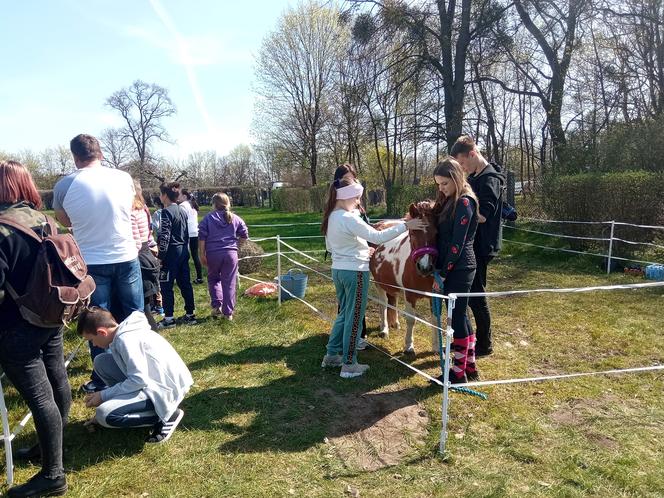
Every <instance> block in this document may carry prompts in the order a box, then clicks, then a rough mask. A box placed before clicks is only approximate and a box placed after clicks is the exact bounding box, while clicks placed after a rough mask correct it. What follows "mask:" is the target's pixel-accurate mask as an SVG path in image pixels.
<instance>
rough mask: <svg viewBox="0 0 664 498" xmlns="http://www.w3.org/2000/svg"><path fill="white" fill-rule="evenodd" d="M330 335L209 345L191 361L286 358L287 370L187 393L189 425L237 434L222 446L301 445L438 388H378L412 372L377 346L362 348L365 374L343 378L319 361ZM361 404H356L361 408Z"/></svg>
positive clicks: (361, 424) (213, 363)
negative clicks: (225, 347)
mask: <svg viewBox="0 0 664 498" xmlns="http://www.w3.org/2000/svg"><path fill="white" fill-rule="evenodd" d="M326 340H327V336H323V335H318V336H312V337H307V338H305V339H302V340H300V341H298V342H295V343H293V344H290V345H288V346H257V347H250V348H247V349H244V350H242V351H240V352H238V353H235V354H224V353H221V352H219V353H214V354H212V355H210V356H209V357H207V358H205V359H203V360H200V361H198V362H195V363H193V364H191V365H190V368H191V370H192V371H195V370H198V369H206V368H214V367H224V366H231V365H242V364H256V363H273V362H284V363H285V365H286V366H287V367H288V369H289V370H290V371H291V372H292V374H291V375H289V376H286V377H281V378H279V379H276V380H271V381H268V382H267V383H265V384H264V385H260V386H250V387H234V386H228V387H215V388H212V389H207V390H205V391H202V392H198V393H195V394H192V395H191V396H189V397H187V398H186V400H185V402H184V404H185V411H186V412H187V417H186V421H185V423H186V426H187V427H188V428H190V429H199V430H210V431H218V430H220V431H224V432H227V433H229V434H232V435H236V436H237V437H236V438H235V439H233V440H232V441H229V442H224V443H222V444H221V446H220V447H219V451H222V452H248V453H249V452H262V451H271V450H274V451H301V450H305V449H307V448H310V447H311V446H314V445H316V444H318V443H320V442H322V441H323V440H324V438H325V437H339V436H342V435H345V434H351V433H354V432H358V431H360V430H362V429H365V428H367V427H370V426H372V425H373V424H375V423H376V422H377V421H378V420H380V419H381V418H383V417H385V416H387V415H389V414H390V413H392V412H393V411H396V410H398V409H400V408H403V407H405V406H409V405H412V404H415V403H417V402H421V401H422V400H424V399H425V398H427V397H429V396H431V395H435V394H436V392H437V391H436V390H435V389H426V388H424V389H422V388H417V387H411V388H406V389H401V390H398V391H394V390H389V389H387V390H385V391H384V392H376V391H380V390H381V388H384V387H386V386H390V385H392V384H394V383H396V382H398V381H399V380H401V379H403V378H405V377H409V376H410V375H411V373H410V372H408V370H406V369H404V368H403V367H400V366H399V365H394V364H393V363H390V362H389V360H387V359H386V358H385V357H384V356H383V355H382V354H381V353H379V352H376V351H369V350H367V351H365V352H364V353H361V361H362V362H367V363H369V364H370V365H371V370H370V371H369V372H368V373H367V374H366V375H365V376H363V377H359V378H355V379H341V378H340V377H339V369H321V367H320V361H321V359H322V356H323V353H324V345H325V342H326ZM360 407H361V409H358V408H360Z"/></svg>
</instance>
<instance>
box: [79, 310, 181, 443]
mask: <svg viewBox="0 0 664 498" xmlns="http://www.w3.org/2000/svg"><path fill="white" fill-rule="evenodd" d="M77 330H78V333H79V335H81V336H82V337H83V338H84V339H87V340H89V341H92V343H93V344H94V345H95V346H99V347H100V348H104V349H106V350H107V351H106V352H105V353H102V354H100V355H98V356H97V357H95V359H94V370H95V372H97V374H99V376H100V377H101V378H102V379H103V380H104V382H105V383H106V385H108V386H109V387H108V388H107V389H105V390H103V391H100V392H96V393H91V394H88V395H87V396H86V397H85V405H86V406H88V407H96V408H97V410H96V412H95V419H96V421H97V423H99V424H100V425H102V426H104V427H110V428H126V427H152V431H151V432H150V435H149V436H148V437H147V439H146V440H145V441H146V442H147V443H163V442H165V441H167V440H168V439H169V438H170V437H171V435H172V434H173V432H174V431H175V428H176V427H177V425H178V424H179V423H180V420H182V417H183V415H184V412H183V411H182V410H181V409H180V408H178V405H179V404H180V403H181V402H182V399H183V398H184V396H185V394H186V393H187V391H189V388H190V387H191V385H192V384H193V380H192V378H191V373H189V369H188V368H187V366H186V365H185V364H184V362H183V361H182V359H181V358H180V355H178V353H177V352H176V351H175V349H173V346H171V345H170V344H169V343H168V341H167V340H166V339H164V338H163V337H161V336H160V335H159V334H157V333H155V332H153V331H152V330H151V329H150V324H149V323H148V320H147V318H146V317H145V315H144V314H143V313H142V312H140V311H134V312H133V313H132V314H131V315H129V317H128V318H127V319H126V320H124V321H123V322H121V323H120V324H118V323H117V322H116V321H115V319H114V318H113V315H111V314H110V313H109V312H108V311H106V310H105V309H102V308H92V309H90V310H86V311H84V312H83V313H82V314H81V316H80V317H79V319H78V329H77Z"/></svg>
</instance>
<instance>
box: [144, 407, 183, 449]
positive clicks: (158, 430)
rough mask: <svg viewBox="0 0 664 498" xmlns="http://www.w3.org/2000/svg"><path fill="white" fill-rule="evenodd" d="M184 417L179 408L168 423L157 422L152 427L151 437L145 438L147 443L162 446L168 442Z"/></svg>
mask: <svg viewBox="0 0 664 498" xmlns="http://www.w3.org/2000/svg"><path fill="white" fill-rule="evenodd" d="M182 417H184V411H183V410H181V409H180V408H178V409H177V410H175V413H174V414H173V415H171V418H169V419H168V421H167V422H157V423H156V424H155V425H154V426H153V427H152V431H151V432H150V435H149V436H148V437H147V438H145V442H146V443H150V444H161V443H165V442H166V441H168V440H169V439H170V438H171V436H172V435H173V433H174V432H175V429H176V428H177V426H178V424H179V423H180V420H182Z"/></svg>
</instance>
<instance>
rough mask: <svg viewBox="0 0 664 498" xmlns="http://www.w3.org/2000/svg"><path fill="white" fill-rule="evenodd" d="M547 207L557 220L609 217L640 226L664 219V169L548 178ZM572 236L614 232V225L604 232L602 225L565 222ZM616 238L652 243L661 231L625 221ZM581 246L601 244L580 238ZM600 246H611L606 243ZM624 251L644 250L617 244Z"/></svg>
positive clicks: (656, 222) (621, 251)
mask: <svg viewBox="0 0 664 498" xmlns="http://www.w3.org/2000/svg"><path fill="white" fill-rule="evenodd" d="M543 189H544V191H543V194H544V196H543V207H544V209H545V212H546V214H547V215H548V216H549V217H550V218H551V219H554V220H573V221H609V220H616V221H622V222H625V223H634V224H639V225H653V224H654V225H657V224H660V225H661V224H662V223H664V195H663V194H664V174H662V173H652V172H647V171H621V172H612V173H583V174H575V175H560V176H551V177H547V178H545V180H544V184H543ZM561 230H563V231H564V232H565V233H566V234H568V235H580V236H594V237H597V236H598V235H603V236H604V237H608V236H609V233H608V230H609V225H606V226H605V227H604V230H603V233H602V234H599V233H598V226H597V225H561ZM616 230H617V231H618V232H619V233H616V235H615V236H616V237H619V238H623V239H628V240H634V241H642V242H650V241H652V240H654V239H655V238H656V237H657V236H658V235H661V234H659V233H657V231H656V230H643V229H639V228H631V227H626V226H619V227H617V228H616ZM573 245H574V246H575V247H590V246H598V244H593V243H592V242H584V241H577V242H575V243H574V244H573ZM599 246H601V247H603V248H604V249H606V244H604V246H602V245H601V244H599ZM614 249H615V250H616V251H617V252H618V254H624V255H630V254H633V253H634V251H638V250H640V249H642V247H639V246H630V245H628V244H624V243H618V244H615V247H614Z"/></svg>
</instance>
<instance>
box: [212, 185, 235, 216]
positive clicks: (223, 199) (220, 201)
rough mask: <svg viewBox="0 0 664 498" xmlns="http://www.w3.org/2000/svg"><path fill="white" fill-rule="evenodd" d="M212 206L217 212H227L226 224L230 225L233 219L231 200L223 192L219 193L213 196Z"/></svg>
mask: <svg viewBox="0 0 664 498" xmlns="http://www.w3.org/2000/svg"><path fill="white" fill-rule="evenodd" d="M212 205H213V206H214V208H215V209H216V210H217V211H226V215H225V216H226V223H230V222H231V220H232V219H233V213H231V198H230V197H228V195H226V194H224V193H223V192H217V193H216V194H214V195H213V196H212Z"/></svg>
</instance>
